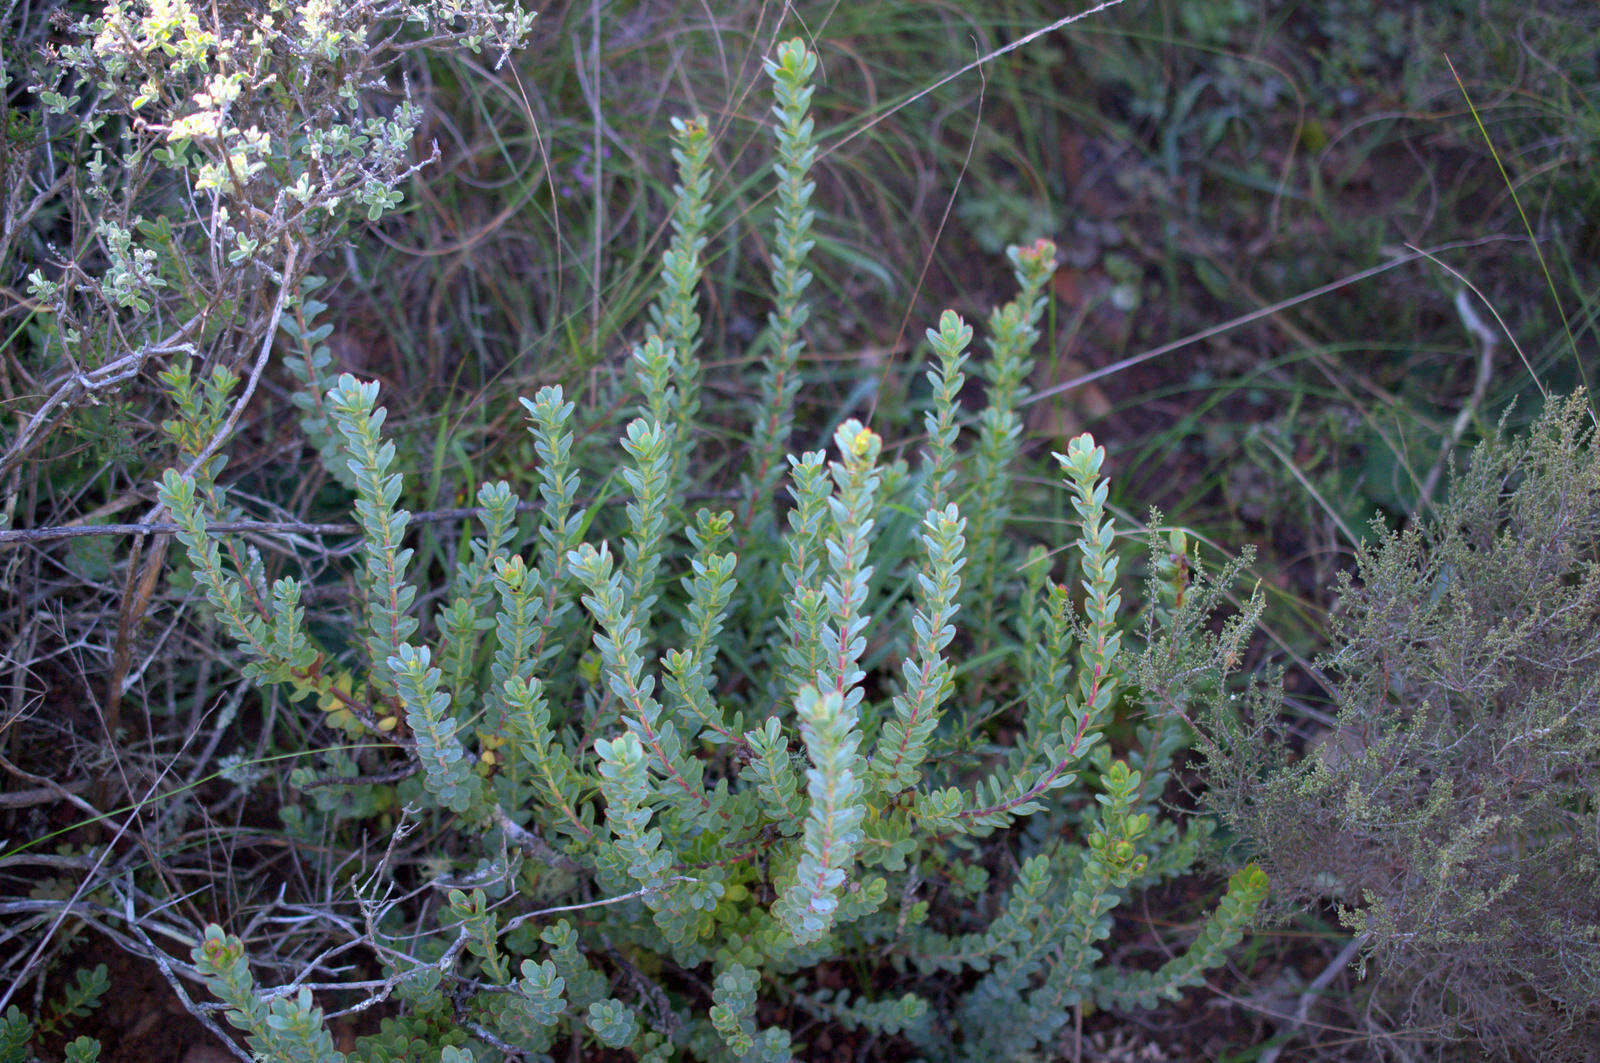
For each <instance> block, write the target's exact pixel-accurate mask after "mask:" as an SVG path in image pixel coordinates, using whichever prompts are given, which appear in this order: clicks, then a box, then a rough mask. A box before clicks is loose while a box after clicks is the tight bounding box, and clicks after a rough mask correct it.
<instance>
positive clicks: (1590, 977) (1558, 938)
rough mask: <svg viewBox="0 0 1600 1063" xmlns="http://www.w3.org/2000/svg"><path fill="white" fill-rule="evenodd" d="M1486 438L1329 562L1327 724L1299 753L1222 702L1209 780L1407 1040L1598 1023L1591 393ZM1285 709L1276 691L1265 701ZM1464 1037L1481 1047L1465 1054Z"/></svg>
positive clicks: (1599, 604)
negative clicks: (1331, 710) (1424, 492)
mask: <svg viewBox="0 0 1600 1063" xmlns="http://www.w3.org/2000/svg"><path fill="white" fill-rule="evenodd" d="M1503 427H1504V426H1503V425H1502V430H1501V431H1497V432H1496V433H1495V434H1494V435H1492V436H1491V437H1490V438H1489V439H1488V440H1486V441H1485V442H1484V443H1482V444H1481V445H1480V446H1479V447H1478V448H1477V450H1476V451H1475V452H1474V454H1473V455H1472V460H1471V463H1470V465H1469V466H1468V467H1467V469H1466V470H1465V471H1464V472H1460V473H1459V474H1452V477H1451V486H1450V494H1449V498H1448V500H1447V501H1445V502H1443V503H1442V504H1441V505H1440V506H1439V507H1438V510H1437V512H1436V513H1435V514H1434V515H1433V517H1432V519H1430V520H1427V521H1425V522H1422V523H1420V524H1418V525H1415V526H1413V527H1411V528H1409V529H1407V530H1406V531H1404V532H1401V533H1394V532H1388V531H1381V532H1380V534H1379V535H1378V536H1377V539H1376V542H1375V543H1374V544H1372V545H1370V546H1368V547H1366V548H1364V549H1362V550H1361V551H1360V553H1359V554H1358V557H1357V568H1356V578H1355V579H1351V578H1349V577H1348V576H1346V577H1345V578H1344V579H1343V580H1342V581H1341V583H1340V592H1341V601H1340V606H1339V610H1338V613H1337V614H1336V626H1335V631H1334V636H1335V644H1336V645H1337V646H1338V649H1337V650H1336V651H1335V652H1334V653H1333V654H1331V655H1330V656H1328V657H1327V658H1326V659H1325V660H1324V661H1323V662H1322V667H1324V668H1325V669H1327V670H1328V671H1329V672H1330V673H1331V674H1332V675H1333V676H1334V677H1336V680H1337V685H1336V702H1337V705H1338V725H1337V728H1336V730H1334V731H1333V732H1331V733H1330V734H1328V735H1327V736H1326V737H1325V739H1324V740H1322V741H1321V743H1320V744H1319V745H1318V746H1317V747H1316V748H1315V749H1314V751H1312V752H1308V753H1307V755H1305V756H1304V757H1303V758H1301V759H1299V760H1297V761H1292V762H1291V758H1290V757H1289V754H1288V752H1287V750H1286V748H1285V747H1284V746H1283V745H1280V744H1263V743H1262V742H1261V741H1260V739H1261V737H1262V736H1261V733H1260V731H1259V729H1257V728H1254V727H1248V726H1246V725H1245V724H1243V723H1242V722H1241V721H1240V720H1239V719H1238V718H1237V717H1235V716H1233V715H1232V714H1230V713H1226V712H1221V711H1218V712H1215V713H1213V714H1212V716H1211V721H1210V724H1209V725H1208V726H1207V727H1206V728H1205V731H1206V734H1207V736H1208V737H1207V741H1206V742H1205V743H1203V746H1204V748H1205V749H1206V751H1207V754H1208V758H1209V764H1208V767H1207V771H1206V776H1207V780H1206V781H1207V785H1208V786H1209V787H1210V790H1209V798H1208V800H1209V801H1210V802H1211V804H1212V805H1213V807H1214V808H1215V809H1216V810H1217V811H1218V812H1219V813H1220V814H1221V815H1222V817H1223V818H1224V819H1225V820H1226V821H1227V822H1228V823H1229V824H1230V825H1231V826H1232V827H1233V828H1235V829H1236V830H1237V831H1239V832H1240V833H1241V834H1242V835H1243V836H1244V838H1245V839H1246V844H1247V851H1248V852H1249V853H1250V855H1251V856H1252V858H1254V859H1257V860H1259V861H1260V863H1261V865H1262V867H1263V868H1265V870H1266V871H1267V874H1268V877H1269V878H1270V880H1271V881H1272V883H1273V885H1274V889H1275V890H1276V891H1278V893H1279V894H1280V900H1281V902H1283V903H1287V904H1290V905H1293V904H1297V903H1301V902H1309V901H1312V900H1316V899H1320V898H1331V899H1333V900H1334V901H1336V902H1337V903H1338V905H1339V909H1338V910H1339V916H1340V919H1341V920H1342V921H1343V923H1344V924H1345V925H1346V926H1347V927H1349V929H1350V930H1351V931H1353V932H1354V933H1356V934H1357V935H1359V936H1360V937H1361V938H1362V940H1363V942H1364V951H1365V955H1366V957H1367V958H1368V959H1369V960H1371V961H1372V963H1373V965H1374V966H1375V968H1376V970H1377V972H1378V982H1377V986H1376V992H1377V994H1378V998H1379V1000H1380V1001H1381V1002H1382V1004H1383V1005H1384V1006H1385V1007H1392V1008H1395V1009H1396V1011H1397V1016H1396V1018H1397V1021H1398V1022H1399V1023H1400V1024H1403V1025H1406V1026H1408V1027H1411V1029H1410V1031H1409V1032H1410V1035H1411V1036H1412V1037H1415V1038H1422V1039H1425V1040H1434V1041H1436V1042H1438V1043H1450V1042H1462V1041H1464V1042H1467V1043H1469V1044H1472V1045H1475V1046H1478V1047H1475V1048H1474V1049H1473V1051H1474V1052H1476V1051H1479V1050H1487V1051H1488V1052H1489V1053H1491V1054H1492V1055H1493V1056H1494V1057H1495V1058H1499V1059H1510V1060H1515V1059H1539V1060H1587V1059H1592V1058H1593V1056H1594V1046H1595V1045H1596V1044H1600V1010H1597V1008H1596V1004H1595V1001H1596V1000H1597V999H1600V943H1597V939H1596V935H1597V933H1600V917H1597V914H1596V913H1600V877H1597V875H1596V871H1597V848H1596V815H1597V813H1600V809H1597V806H1596V803H1595V793H1596V787H1597V785H1600V666H1597V660H1596V650H1597V648H1600V553H1597V544H1600V452H1597V451H1596V449H1595V433H1594V428H1593V427H1592V423H1591V418H1590V415H1589V413H1588V409H1587V403H1586V400H1585V397H1584V395H1583V394H1582V393H1580V394H1578V395H1577V396H1575V397H1573V398H1570V399H1568V400H1566V401H1553V402H1551V404H1550V405H1549V407H1548V408H1547V410H1546V411H1545V413H1544V414H1543V415H1542V416H1541V417H1540V418H1539V419H1538V421H1537V422H1536V423H1535V424H1534V425H1533V427H1532V429H1531V430H1530V431H1529V432H1528V433H1527V434H1526V435H1525V436H1523V437H1521V438H1515V439H1512V438H1508V437H1507V436H1506V435H1505V434H1504V431H1503ZM1275 707H1276V702H1275V697H1274V696H1273V694H1272V693H1271V692H1266V694H1265V696H1264V697H1262V698H1261V699H1260V700H1259V701H1258V703H1257V706H1256V708H1257V710H1258V718H1263V719H1264V718H1267V717H1268V716H1270V715H1271V714H1272V711H1273V710H1274V709H1275ZM1473 1058H1478V1057H1477V1056H1476V1055H1474V1056H1473Z"/></svg>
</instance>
